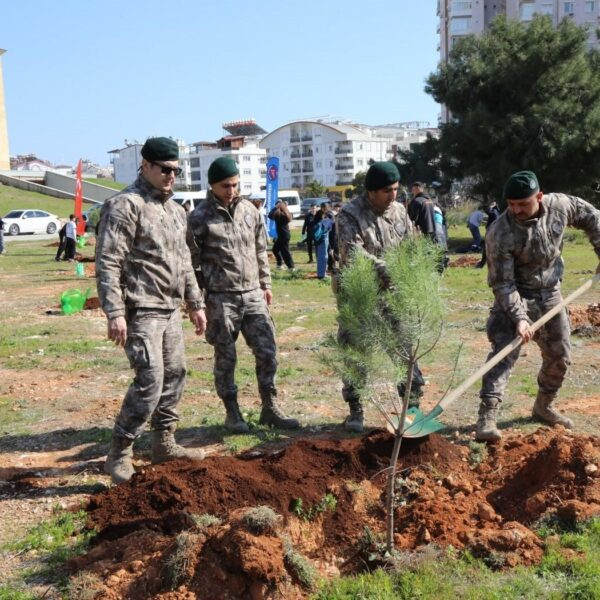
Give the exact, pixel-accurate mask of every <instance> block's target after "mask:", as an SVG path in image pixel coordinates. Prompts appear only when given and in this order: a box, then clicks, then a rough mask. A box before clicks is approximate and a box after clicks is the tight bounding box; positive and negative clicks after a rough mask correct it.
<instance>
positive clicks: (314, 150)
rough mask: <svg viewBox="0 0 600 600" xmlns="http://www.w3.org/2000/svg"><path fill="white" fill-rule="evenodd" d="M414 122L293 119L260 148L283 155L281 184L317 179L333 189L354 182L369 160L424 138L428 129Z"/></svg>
mask: <svg viewBox="0 0 600 600" xmlns="http://www.w3.org/2000/svg"><path fill="white" fill-rule="evenodd" d="M409 125H411V126H409ZM414 125H415V124H402V123H395V124H390V125H380V126H369V125H358V124H355V123H348V122H345V121H341V120H331V121H326V120H323V119H316V120H303V121H293V122H291V123H287V124H286V125H283V126H281V127H279V128H277V129H275V130H274V131H272V132H271V133H269V134H267V135H266V136H265V137H264V138H263V139H262V140H261V142H260V146H261V147H262V148H264V149H265V151H266V154H267V156H277V157H278V158H279V185H280V187H282V188H303V187H305V186H306V185H308V184H309V183H310V182H311V181H313V180H314V181H318V182H319V183H320V184H321V185H324V186H326V187H328V188H332V187H335V186H343V185H348V184H349V183H351V182H352V180H353V179H354V176H355V175H356V174H357V173H358V172H359V171H366V170H367V169H368V167H369V160H371V159H372V160H375V161H379V160H389V159H391V158H392V157H393V156H394V154H395V153H396V152H397V150H398V149H401V148H409V147H410V144H411V143H416V142H421V141H423V140H424V139H425V135H426V131H425V130H421V129H419V128H418V127H414ZM426 125H427V126H428V125H429V124H426ZM431 131H437V130H433V129H431Z"/></svg>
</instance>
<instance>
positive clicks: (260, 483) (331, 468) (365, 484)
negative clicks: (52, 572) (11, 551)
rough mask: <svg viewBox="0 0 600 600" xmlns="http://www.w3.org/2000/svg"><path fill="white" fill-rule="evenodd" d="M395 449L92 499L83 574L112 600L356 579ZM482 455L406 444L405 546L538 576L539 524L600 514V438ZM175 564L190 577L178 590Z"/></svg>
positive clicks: (255, 460) (518, 445)
mask: <svg viewBox="0 0 600 600" xmlns="http://www.w3.org/2000/svg"><path fill="white" fill-rule="evenodd" d="M392 444H393V437H392V436H391V435H390V434H388V433H387V432H383V431H374V432H372V433H370V434H368V435H365V436H363V437H360V438H353V439H344V440H312V439H301V440H296V441H294V442H292V443H290V444H289V445H288V446H286V447H284V448H278V449H269V450H262V451H261V450H253V451H249V452H246V453H245V454H241V455H239V456H235V457H231V456H211V457H209V458H207V459H205V460H203V461H201V462H196V461H191V460H179V461H173V462H171V463H167V464H163V465H155V466H148V467H146V468H144V469H143V470H141V471H140V472H139V473H137V474H136V475H135V476H134V477H133V479H132V480H131V481H130V482H128V483H126V484H123V485H119V486H116V487H113V488H111V489H110V490H107V491H105V492H102V493H100V494H97V495H96V496H93V497H92V498H91V499H90V502H89V504H88V506H87V513H88V524H89V526H90V527H95V528H96V529H97V531H98V532H99V534H98V537H97V538H96V546H95V547H94V548H93V549H92V550H91V551H90V552H89V553H88V554H87V555H85V556H83V557H79V558H77V559H75V560H74V561H73V563H72V565H71V567H72V568H73V569H74V570H80V569H85V570H88V571H91V572H93V573H94V574H95V575H97V576H98V577H100V579H101V581H102V584H101V586H103V587H102V590H101V597H103V598H124V597H126V598H132V599H135V598H140V599H141V598H182V599H183V598H190V599H191V598H198V599H205V598H206V599H208V598H211V599H213V598H214V599H218V598H294V597H301V596H303V595H304V594H305V593H306V589H307V587H306V586H307V583H306V581H305V579H306V577H305V575H306V569H303V568H300V567H299V566H298V565H299V564H300V565H301V564H302V560H308V561H309V563H311V564H312V565H313V568H317V569H318V571H319V572H320V574H321V575H323V576H332V575H337V574H340V573H352V572H357V571H360V570H362V569H364V566H365V564H366V562H367V561H368V560H369V558H368V557H369V556H372V553H373V552H374V551H375V550H377V549H378V548H380V543H381V539H382V536H383V534H384V531H385V514H384V509H383V501H384V499H385V483H386V480H385V476H384V475H383V474H382V469H383V468H385V467H386V466H387V463H388V460H389V458H388V457H389V456H390V454H391V449H392ZM469 452H470V451H469V449H468V448H467V447H465V446H460V445H456V444H454V443H452V442H450V441H448V440H446V439H445V438H443V437H440V436H438V435H431V436H429V437H428V438H422V439H417V440H405V441H404V443H403V450H402V452H401V456H400V459H399V464H398V468H399V475H398V486H397V492H396V509H395V544H396V547H397V548H399V549H403V550H408V551H412V550H419V549H421V548H422V547H423V546H426V545H428V544H431V543H435V544H436V545H437V546H442V547H443V546H447V545H450V544H451V545H453V546H454V547H456V548H469V549H470V550H471V552H473V553H474V554H475V555H477V556H481V557H490V556H493V557H494V560H495V562H496V564H498V562H500V564H504V565H506V566H513V565H516V564H518V563H522V564H531V563H534V562H536V561H538V560H539V559H540V557H541V555H542V552H543V545H542V542H541V540H540V539H539V538H538V537H537V535H536V534H535V533H534V532H533V531H532V530H531V529H530V526H531V524H532V523H534V522H535V521H536V520H538V519H539V518H541V517H544V516H548V515H550V514H554V513H557V514H559V515H560V516H561V517H562V518H565V519H571V520H578V519H582V518H587V517H589V516H591V515H595V514H600V478H599V477H598V475H599V471H600V469H599V468H598V467H599V465H600V438H598V437H595V436H576V435H574V434H572V433H570V432H567V431H565V430H564V429H562V428H555V429H552V430H551V429H548V428H541V429H539V430H538V431H537V432H535V433H533V434H530V435H525V436H523V435H521V434H514V435H509V436H507V437H506V438H505V439H503V441H502V442H501V443H499V444H497V445H495V446H490V447H489V454H488V457H487V459H486V460H485V461H484V462H482V463H480V464H479V465H478V466H477V467H475V468H472V467H471V466H470V464H469ZM326 500H328V502H327V501H326ZM265 505H266V506H268V507H271V508H272V509H273V510H274V511H276V513H278V514H279V515H281V519H280V520H279V521H278V525H277V527H276V528H275V527H273V528H272V529H271V530H270V531H268V532H265V531H260V532H259V533H257V532H256V530H253V529H252V528H249V527H248V524H247V519H246V517H245V515H246V513H247V511H248V510H249V509H251V508H252V507H256V506H265ZM206 514H210V515H214V516H216V517H218V518H219V519H220V521H217V520H216V519H213V520H212V521H211V523H212V524H211V525H210V526H208V527H207V526H200V525H199V523H200V522H201V519H200V518H198V517H197V515H206ZM367 528H368V529H367ZM368 532H372V534H369V533H368ZM298 556H300V557H302V556H304V557H306V558H301V559H298ZM498 556H501V557H502V559H501V560H499V559H498ZM174 557H175V558H177V557H179V558H178V559H177V560H180V561H181V562H182V565H183V566H182V567H181V569H180V571H181V576H180V577H177V580H176V581H175V580H173V576H172V571H173V568H172V567H173V564H174V560H175V558H174ZM294 557H295V558H294ZM168 565H170V566H168ZM303 574H304V575H303ZM303 586H304V587H303Z"/></svg>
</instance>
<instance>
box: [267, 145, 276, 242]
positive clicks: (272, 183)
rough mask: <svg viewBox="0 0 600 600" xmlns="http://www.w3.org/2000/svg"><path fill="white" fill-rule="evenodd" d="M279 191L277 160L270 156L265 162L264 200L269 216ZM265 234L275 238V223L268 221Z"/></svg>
mask: <svg viewBox="0 0 600 600" xmlns="http://www.w3.org/2000/svg"><path fill="white" fill-rule="evenodd" d="M278 191H279V159H278V158H277V157H276V156H272V157H271V158H269V160H268V161H267V187H266V192H265V194H266V198H265V210H266V212H267V214H269V213H270V212H271V211H272V210H273V209H274V208H275V203H276V202H277V193H278ZM267 233H268V235H269V237H270V238H271V239H276V238H277V229H276V228H275V221H272V220H271V219H269V228H268V230H267Z"/></svg>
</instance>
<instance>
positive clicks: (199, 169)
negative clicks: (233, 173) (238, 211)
mask: <svg viewBox="0 0 600 600" xmlns="http://www.w3.org/2000/svg"><path fill="white" fill-rule="evenodd" d="M223 129H224V130H225V131H226V132H227V133H228V134H229V135H226V136H224V137H222V138H221V139H219V140H217V141H216V142H195V143H193V144H190V146H189V147H188V149H187V151H186V152H184V153H182V155H181V157H180V163H181V166H182V167H184V168H185V169H186V173H188V172H189V176H188V175H186V177H187V183H188V188H187V189H190V190H193V191H196V190H206V189H208V167H209V166H210V164H211V163H212V162H213V160H215V159H216V158H219V157H220V156H230V157H231V158H232V159H233V160H234V161H235V162H236V163H237V165H238V170H239V172H240V192H241V193H242V194H243V195H244V196H246V195H248V194H254V193H257V192H260V190H261V187H264V185H265V181H266V176H267V172H266V162H267V154H266V152H265V150H264V149H263V148H262V147H261V146H260V145H259V142H260V140H261V139H262V138H263V136H264V135H265V134H266V133H267V132H266V131H265V130H264V129H263V128H262V127H259V126H258V125H257V124H256V122H255V121H253V120H246V121H232V122H229V123H223Z"/></svg>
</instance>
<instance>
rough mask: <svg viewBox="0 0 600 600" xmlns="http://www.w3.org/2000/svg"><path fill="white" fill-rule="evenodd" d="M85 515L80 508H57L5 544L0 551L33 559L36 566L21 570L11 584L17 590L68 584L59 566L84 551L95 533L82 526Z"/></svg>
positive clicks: (61, 586) (63, 586) (62, 586)
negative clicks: (23, 586)
mask: <svg viewBox="0 0 600 600" xmlns="http://www.w3.org/2000/svg"><path fill="white" fill-rule="evenodd" d="M85 518H86V513H85V511H83V510H81V511H79V512H77V513H74V512H67V511H64V510H62V509H59V508H57V509H55V516H54V517H53V518H52V519H50V520H49V521H43V522H41V523H39V524H37V525H35V526H34V527H32V528H31V529H30V530H29V531H28V532H27V534H26V535H25V537H23V538H22V539H20V540H17V541H14V542H10V543H8V544H6V545H5V546H4V547H3V548H2V550H6V551H9V552H15V553H18V554H24V555H25V556H26V557H31V558H32V559H33V558H35V559H36V560H37V565H38V566H36V567H34V568H30V569H25V570H24V571H22V572H21V573H20V580H17V581H14V582H12V583H11V585H13V586H17V589H18V586H21V585H23V584H33V583H35V584H45V585H47V584H56V585H58V586H59V587H60V588H65V587H66V586H67V585H68V583H67V578H66V574H65V573H64V571H63V570H62V566H63V565H64V564H65V562H66V561H67V560H69V559H70V558H72V557H73V556H76V555H78V554H82V553H83V552H85V551H86V550H87V548H88V547H89V543H90V541H91V540H92V538H93V537H94V536H95V532H93V531H89V530H86V529H85ZM0 597H1V596H0Z"/></svg>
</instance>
